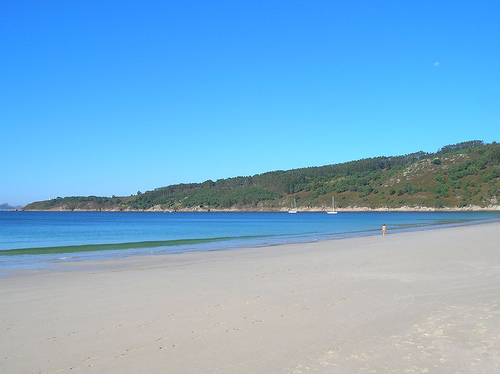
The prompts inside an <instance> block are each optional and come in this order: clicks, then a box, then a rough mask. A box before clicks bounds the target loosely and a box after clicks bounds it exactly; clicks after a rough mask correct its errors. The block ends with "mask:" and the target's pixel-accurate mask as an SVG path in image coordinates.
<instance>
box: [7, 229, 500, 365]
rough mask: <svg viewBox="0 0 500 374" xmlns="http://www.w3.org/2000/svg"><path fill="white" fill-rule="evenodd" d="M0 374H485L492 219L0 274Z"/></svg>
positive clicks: (490, 359)
mask: <svg viewBox="0 0 500 374" xmlns="http://www.w3.org/2000/svg"><path fill="white" fill-rule="evenodd" d="M0 285H1V287H0V300H1V303H0V331H1V337H0V372H2V373H69V372H72V373H73V372H89V373H259V374H262V373H310V372H315V373H495V372H499V371H500V223H491V224H483V225H476V226H466V227H457V228H446V229H439V230H428V231H424V232H412V233H401V234H392V235H391V234H390V232H389V234H388V235H386V236H385V237H383V236H382V235H380V236H375V237H363V238H354V239H344V240H334V241H328V242H318V243H310V244H298V245H283V246H276V247H268V248H258V249H243V250H235V251H226V252H212V253H191V254H181V255H168V256H155V257H143V258H130V259H125V260H120V261H113V262H103V263H94V264H83V265H82V264H80V265H77V264H75V265H71V266H68V267H67V269H65V270H63V271H51V272H49V271H39V272H25V273H21V274H17V275H13V276H9V277H4V278H0Z"/></svg>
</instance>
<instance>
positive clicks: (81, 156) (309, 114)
mask: <svg viewBox="0 0 500 374" xmlns="http://www.w3.org/2000/svg"><path fill="white" fill-rule="evenodd" d="M499 14H500V2H498V1H479V2H471V1H418V2H416V1H311V2H306V1H272V0H270V1H217V0H216V1H147V0H146V1H141V2H139V1H90V0H89V1H65V0H64V1H50V0H48V1H23V0H16V1H11V0H4V1H2V2H1V3H0V51H1V52H0V53H1V58H0V123H1V127H0V129H1V139H2V144H1V146H0V156H1V160H2V161H1V164H0V175H1V178H2V182H1V183H0V203H3V202H8V203H10V204H22V205H24V204H27V203H29V202H32V201H38V200H46V199H48V198H49V196H51V197H57V196H61V197H63V196H75V195H85V196H86V195H97V196H111V195H113V194H114V195H117V196H127V195H131V194H135V193H136V192H137V191H139V190H140V191H142V192H144V191H147V190H152V189H154V188H157V187H162V186H166V185H170V184H176V183H183V182H203V181H205V180H207V179H213V180H216V179H219V178H227V177H235V176H240V175H254V174H258V173H262V172H266V171H272V170H278V169H282V170H284V169H293V168H298V167H306V166H319V165H326V164H335V163H341V162H345V161H351V160H357V159H360V158H366V157H375V156H391V155H400V154H406V153H411V152H416V151H420V150H422V151H426V152H434V151H437V150H438V149H439V148H440V147H442V146H444V145H447V144H453V143H457V142H461V141H467V140H475V139H479V140H484V141H485V142H487V143H490V142H492V141H497V142H498V141H500V126H499V120H500V68H499V67H500V48H499V40H500V22H498V15H499Z"/></svg>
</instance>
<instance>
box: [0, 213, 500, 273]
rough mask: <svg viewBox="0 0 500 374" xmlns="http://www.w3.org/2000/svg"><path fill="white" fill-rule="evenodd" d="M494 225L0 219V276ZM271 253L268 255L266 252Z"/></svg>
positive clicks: (280, 216)
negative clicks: (9, 272) (147, 258)
mask: <svg viewBox="0 0 500 374" xmlns="http://www.w3.org/2000/svg"><path fill="white" fill-rule="evenodd" d="M493 220H500V213H496V212H495V213H493V212H468V213H339V214H337V215H328V214H325V213H299V214H287V213H100V212H0V271H1V270H16V269H41V268H48V267H57V265H58V264H61V263H62V262H68V261H71V262H72V261H91V260H101V259H110V258H119V257H126V256H140V255H151V254H168V253H180V252H189V251H216V250H229V249H235V248H243V247H261V246H272V245H277V244H284V243H298V242H311V241H317V240H327V239H336V238H346V237H352V236H364V235H380V232H381V231H380V229H381V226H382V224H386V225H387V227H388V233H394V232H402V231H409V230H423V229H429V228H435V227H442V226H453V225H464V224H471V223H480V222H487V221H493ZM270 250H272V249H270Z"/></svg>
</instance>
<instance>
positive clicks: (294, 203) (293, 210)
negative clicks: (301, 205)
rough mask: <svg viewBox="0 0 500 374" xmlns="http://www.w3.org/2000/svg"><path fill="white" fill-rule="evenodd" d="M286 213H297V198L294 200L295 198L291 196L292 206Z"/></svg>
mask: <svg viewBox="0 0 500 374" xmlns="http://www.w3.org/2000/svg"><path fill="white" fill-rule="evenodd" d="M288 213H297V200H295V198H293V206H292V208H291V209H290V210H289V211H288Z"/></svg>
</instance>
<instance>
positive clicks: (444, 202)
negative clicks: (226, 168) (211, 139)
mask: <svg viewBox="0 0 500 374" xmlns="http://www.w3.org/2000/svg"><path fill="white" fill-rule="evenodd" d="M499 178H500V144H497V143H496V142H493V143H491V144H484V143H483V142H482V141H479V140H474V141H469V142H463V143H459V144H454V145H448V146H445V147H443V148H441V149H440V150H439V151H437V152H436V153H424V152H417V153H412V154H408V155H403V156H395V157H375V158H368V159H362V160H358V161H351V162H346V163H342V164H335V165H326V166H319V167H308V168H301V169H293V170H278V171H272V172H267V173H263V174H257V175H254V176H248V177H235V178H227V179H219V180H217V181H212V180H208V181H205V182H203V183H190V184H176V185H171V186H167V187H160V188H157V189H155V190H153V191H147V192H144V193H140V192H138V193H137V195H133V196H127V197H115V196H113V197H96V196H87V197H82V196H77V197H65V198H61V197H58V198H56V199H52V200H47V201H40V202H35V203H31V204H28V205H27V206H26V207H24V210H111V211H114V210H116V211H130V210H157V211H158V210H161V211H208V210H211V211H218V210H221V211H225V210H233V211H286V210H288V208H289V207H290V204H291V202H292V201H293V200H294V199H295V200H296V202H297V206H298V209H299V210H302V211H321V210H327V209H329V208H331V197H332V196H335V201H336V205H337V208H338V209H339V210H359V209H456V208H462V209H479V208H483V209H498V197H499V196H500V185H499V183H498V180H499Z"/></svg>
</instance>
